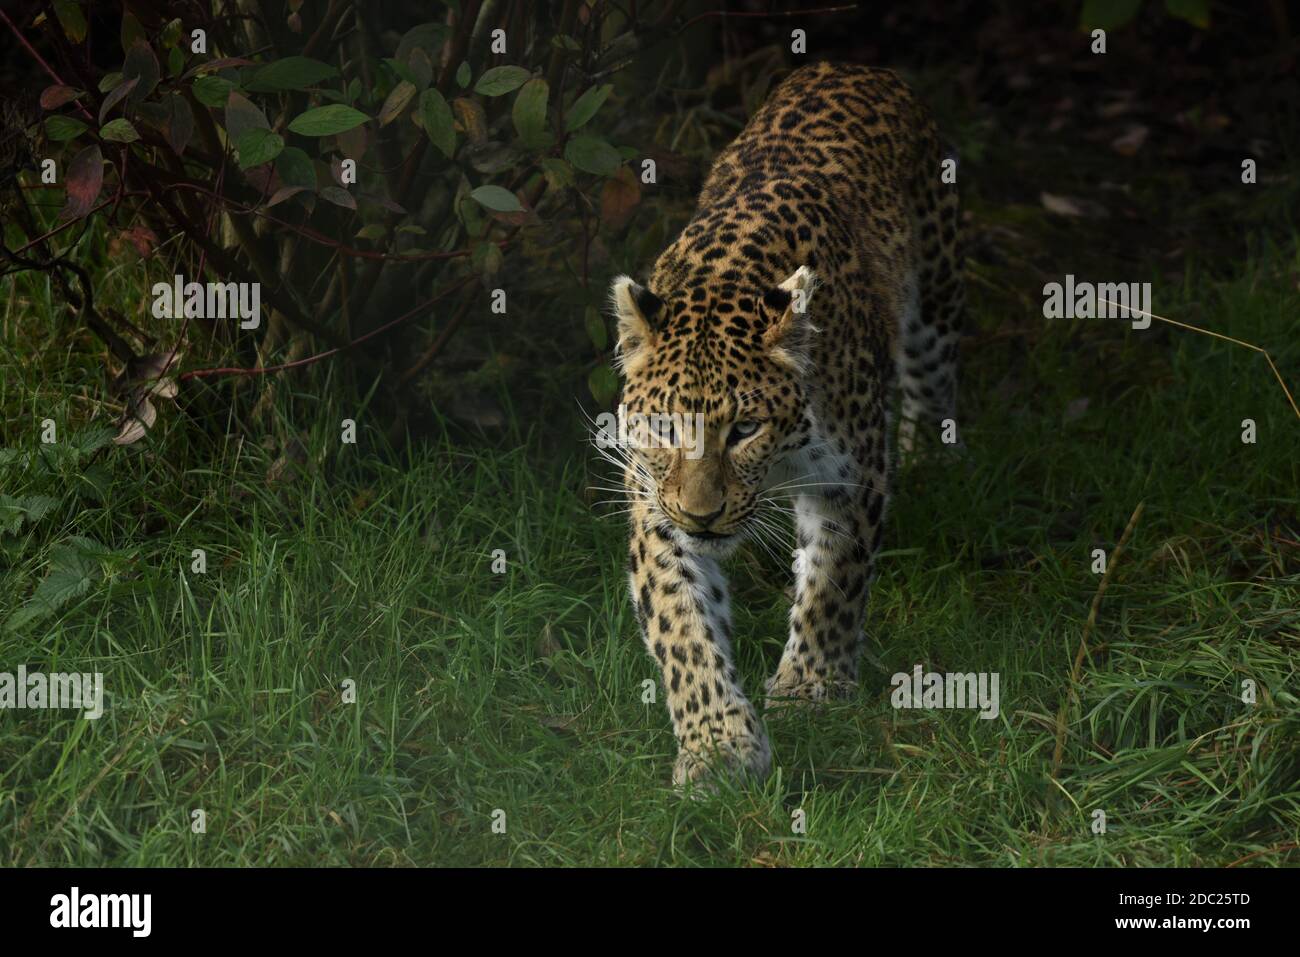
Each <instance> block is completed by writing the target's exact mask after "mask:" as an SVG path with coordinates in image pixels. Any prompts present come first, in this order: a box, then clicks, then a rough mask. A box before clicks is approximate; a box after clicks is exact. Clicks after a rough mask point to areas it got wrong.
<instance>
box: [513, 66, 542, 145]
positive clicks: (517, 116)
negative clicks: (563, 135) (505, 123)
mask: <svg viewBox="0 0 1300 957" xmlns="http://www.w3.org/2000/svg"><path fill="white" fill-rule="evenodd" d="M549 97H550V87H548V86H547V85H546V81H545V80H529V81H528V82H527V83H525V84H524V85H523V86H522V87H521V88H520V90H519V95H518V96H516V97H515V105H514V109H513V110H512V111H511V114H510V116H511V119H512V120H514V124H515V131H516V132H517V133H518V134H519V138H520V139H521V140H523V142H524V145H525V146H527V147H529V148H532V149H539V148H542V147H544V146H546V145H547V140H549V139H550V136H549V135H548V134H547V131H546V101H547V100H548V99H549Z"/></svg>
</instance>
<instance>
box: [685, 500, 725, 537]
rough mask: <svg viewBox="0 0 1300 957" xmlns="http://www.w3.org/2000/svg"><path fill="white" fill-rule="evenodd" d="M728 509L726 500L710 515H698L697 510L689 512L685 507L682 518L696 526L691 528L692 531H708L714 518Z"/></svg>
mask: <svg viewBox="0 0 1300 957" xmlns="http://www.w3.org/2000/svg"><path fill="white" fill-rule="evenodd" d="M726 509H727V503H726V502H723V503H722V506H721V507H720V508H719V509H718V510H717V511H716V512H711V513H710V514H708V515H698V514H696V513H695V512H688V511H686V510H685V509H683V510H682V518H684V519H685V520H686V521H687V523H688V524H690V525H693V526H695V527H694V528H693V529H690V531H692V532H704V531H707V530H708V528H709V526H710V525H712V524H713V520H714V519H715V518H717V517H718V516H719V515H721V514H722V513H723V512H724V511H726Z"/></svg>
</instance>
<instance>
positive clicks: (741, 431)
mask: <svg viewBox="0 0 1300 957" xmlns="http://www.w3.org/2000/svg"><path fill="white" fill-rule="evenodd" d="M762 425H763V423H762V422H755V421H754V420H753V419H741V420H740V421H739V422H733V423H732V424H731V431H730V432H728V433H727V444H728V445H735V444H736V443H737V442H742V441H744V440H745V439H747V438H749V437H750V436H751V435H753V434H754V433H755V432H757V431H758V430H759V428H761V427H762Z"/></svg>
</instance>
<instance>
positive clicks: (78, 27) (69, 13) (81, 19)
mask: <svg viewBox="0 0 1300 957" xmlns="http://www.w3.org/2000/svg"><path fill="white" fill-rule="evenodd" d="M54 15H55V16H56V17H58V18H59V26H61V27H63V33H64V35H65V36H67V38H68V39H69V40H71V41H72V42H73V43H80V42H81V41H82V40H84V39H86V15H85V14H84V13H82V12H81V5H80V4H77V3H74V2H73V0H54Z"/></svg>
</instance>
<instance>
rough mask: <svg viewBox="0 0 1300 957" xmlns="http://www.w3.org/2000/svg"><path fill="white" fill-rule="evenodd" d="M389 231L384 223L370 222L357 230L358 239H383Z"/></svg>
mask: <svg viewBox="0 0 1300 957" xmlns="http://www.w3.org/2000/svg"><path fill="white" fill-rule="evenodd" d="M387 232H388V229H387V228H386V227H385V226H384V224H383V223H370V224H369V225H368V226H362V227H361V228H360V229H358V230H357V239H370V240H375V239H383V238H384V236H385V235H386V234H387Z"/></svg>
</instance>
